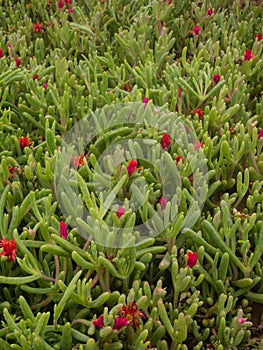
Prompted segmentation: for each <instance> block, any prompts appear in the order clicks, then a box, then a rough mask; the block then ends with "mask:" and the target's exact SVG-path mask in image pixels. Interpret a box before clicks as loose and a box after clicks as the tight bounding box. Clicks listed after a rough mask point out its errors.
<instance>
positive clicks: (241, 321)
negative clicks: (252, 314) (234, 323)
mask: <svg viewBox="0 0 263 350" xmlns="http://www.w3.org/2000/svg"><path fill="white" fill-rule="evenodd" d="M238 321H239V324H243V323H245V322H246V319H245V318H243V317H240V319H239V320H238Z"/></svg>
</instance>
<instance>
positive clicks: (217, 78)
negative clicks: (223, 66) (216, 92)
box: [213, 74, 221, 84]
mask: <svg viewBox="0 0 263 350" xmlns="http://www.w3.org/2000/svg"><path fill="white" fill-rule="evenodd" d="M220 78H221V77H220V75H219V74H215V75H214V76H213V80H214V82H215V83H216V84H217V83H219V81H220Z"/></svg>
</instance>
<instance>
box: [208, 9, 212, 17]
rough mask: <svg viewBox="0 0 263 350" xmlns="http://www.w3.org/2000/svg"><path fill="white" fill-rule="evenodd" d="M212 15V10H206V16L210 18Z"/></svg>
mask: <svg viewBox="0 0 263 350" xmlns="http://www.w3.org/2000/svg"><path fill="white" fill-rule="evenodd" d="M212 14H213V9H211V8H210V9H208V10H207V15H208V16H212Z"/></svg>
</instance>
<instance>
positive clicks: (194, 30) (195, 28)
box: [193, 26, 200, 36]
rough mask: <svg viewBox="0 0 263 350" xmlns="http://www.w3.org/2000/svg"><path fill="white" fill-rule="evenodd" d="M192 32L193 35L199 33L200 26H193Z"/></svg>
mask: <svg viewBox="0 0 263 350" xmlns="http://www.w3.org/2000/svg"><path fill="white" fill-rule="evenodd" d="M193 32H194V35H196V36H198V35H199V34H200V27H199V26H194V29H193Z"/></svg>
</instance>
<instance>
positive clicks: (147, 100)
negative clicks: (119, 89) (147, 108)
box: [143, 97, 149, 105]
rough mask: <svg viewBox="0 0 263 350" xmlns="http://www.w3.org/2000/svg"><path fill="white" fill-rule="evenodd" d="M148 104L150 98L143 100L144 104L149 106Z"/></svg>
mask: <svg viewBox="0 0 263 350" xmlns="http://www.w3.org/2000/svg"><path fill="white" fill-rule="evenodd" d="M148 102H149V98H148V97H145V98H144V99H143V103H144V104H146V105H147V103H148Z"/></svg>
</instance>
